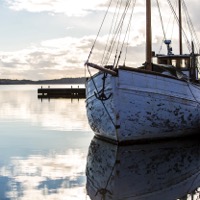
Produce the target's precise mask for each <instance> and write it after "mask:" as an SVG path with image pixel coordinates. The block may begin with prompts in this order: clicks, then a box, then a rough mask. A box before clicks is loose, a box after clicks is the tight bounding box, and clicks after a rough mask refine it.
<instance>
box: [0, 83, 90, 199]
mask: <svg viewBox="0 0 200 200" xmlns="http://www.w3.org/2000/svg"><path fill="white" fill-rule="evenodd" d="M38 87H40V86H38V85H9V86H0V200H14V199H15V200H19V199H20V200H28V199H31V200H35V199H37V200H43V199H48V200H50V199H58V200H59V199H67V200H68V199H69V200H82V199H84V200H85V199H89V198H88V197H87V195H86V189H85V182H86V178H85V167H86V156H87V152H88V146H89V144H90V141H91V139H92V137H93V133H92V132H91V130H90V128H89V126H88V123H87V119H86V115H85V100H84V99H79V100H78V99H73V100H71V99H51V100H50V101H49V100H48V99H43V100H40V99H38V98H37V88H38ZM44 87H46V86H44ZM51 87H59V88H60V87H64V85H61V86H58V85H57V86H51Z"/></svg>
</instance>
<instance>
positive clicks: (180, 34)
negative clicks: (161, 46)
mask: <svg viewBox="0 0 200 200" xmlns="http://www.w3.org/2000/svg"><path fill="white" fill-rule="evenodd" d="M178 8H179V49H180V55H182V54H183V44H182V11H181V10H182V8H181V0H178Z"/></svg>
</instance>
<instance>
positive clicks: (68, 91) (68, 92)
mask: <svg viewBox="0 0 200 200" xmlns="http://www.w3.org/2000/svg"><path fill="white" fill-rule="evenodd" d="M38 98H40V99H43V98H44V99H45V98H47V99H50V98H73V99H75V98H76V99H82V98H85V88H79V87H78V88H73V87H71V88H50V87H48V88H42V87H41V88H39V89H38Z"/></svg>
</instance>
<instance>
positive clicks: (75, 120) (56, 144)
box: [0, 85, 200, 200]
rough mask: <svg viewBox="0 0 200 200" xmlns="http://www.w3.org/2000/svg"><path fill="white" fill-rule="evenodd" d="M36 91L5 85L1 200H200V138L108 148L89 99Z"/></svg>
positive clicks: (1, 92) (0, 105)
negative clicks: (93, 123) (94, 126)
mask: <svg viewBox="0 0 200 200" xmlns="http://www.w3.org/2000/svg"><path fill="white" fill-rule="evenodd" d="M39 87H40V86H38V85H8V86H6V85H1V86H0V200H109V199H114V200H125V199H126V200H127V199H128V200H147V199H148V200H160V199H162V200H183V199H184V200H192V199H194V200H198V199H200V189H199V186H200V145H199V144H200V142H199V140H198V139H194V140H193V139H191V140H190V139H187V140H173V141H162V142H160V143H158V142H156V143H152V142H151V143H150V144H149V143H147V144H134V145H130V146H117V145H114V144H110V143H107V142H105V141H101V140H99V139H97V138H94V137H93V136H94V133H93V132H92V131H91V129H90V127H89V125H88V121H87V117H86V110H85V99H65V98H56V99H50V100H49V99H38V97H37V89H38V88H39ZM44 87H45V86H44ZM50 87H57V88H60V87H65V86H64V85H60V86H58V85H57V86H50ZM108 123H109V122H108Z"/></svg>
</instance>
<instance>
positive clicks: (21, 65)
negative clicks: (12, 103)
mask: <svg viewBox="0 0 200 200" xmlns="http://www.w3.org/2000/svg"><path fill="white" fill-rule="evenodd" d="M90 42H91V40H89V39H87V38H84V37H83V38H80V39H78V38H71V37H65V38H59V39H53V40H47V41H43V42H41V44H40V46H32V47H30V48H28V49H23V50H19V51H15V52H0V66H1V68H2V69H1V73H2V76H1V77H2V78H4V77H5V78H15V79H21V78H22V77H26V79H32V80H38V79H52V78H64V77H83V76H84V62H85V60H86V58H87V55H88V52H89V48H90V46H91V43H90ZM13 70H15V73H13ZM47 71H48V72H47Z"/></svg>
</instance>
